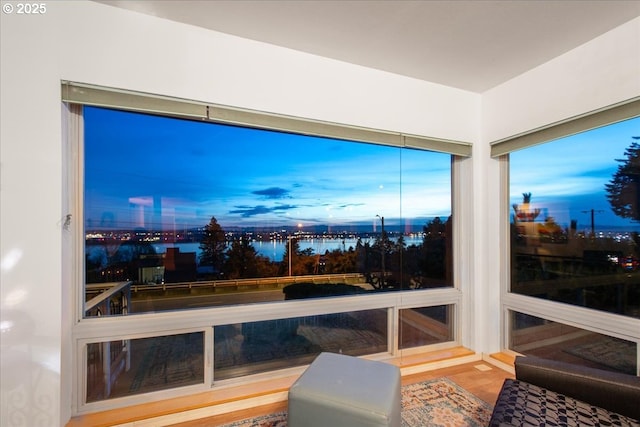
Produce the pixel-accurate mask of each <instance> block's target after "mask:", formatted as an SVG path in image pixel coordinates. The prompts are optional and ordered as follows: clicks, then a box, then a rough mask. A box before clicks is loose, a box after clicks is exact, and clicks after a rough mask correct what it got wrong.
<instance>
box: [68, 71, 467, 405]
mask: <svg viewBox="0 0 640 427" xmlns="http://www.w3.org/2000/svg"><path fill="white" fill-rule="evenodd" d="M62 89H63V102H64V105H67V106H68V107H69V111H68V113H67V114H66V117H65V120H66V124H65V125H66V128H67V129H68V132H67V134H68V135H67V136H68V138H70V139H72V140H71V141H70V142H67V144H66V146H67V151H68V152H67V158H68V164H69V165H70V170H69V185H70V186H71V187H72V188H71V189H70V191H69V194H70V200H69V201H68V203H69V205H70V206H71V207H72V216H73V217H74V218H79V219H82V218H84V215H83V206H84V205H83V189H84V183H83V170H84V164H83V159H84V154H83V133H84V132H83V119H82V109H81V107H80V105H93V106H101V107H110V108H117V107H118V106H120V104H124V105H123V106H122V108H124V109H125V110H127V111H144V112H147V113H153V114H159V115H167V116H171V117H183V118H185V117H187V118H191V119H193V118H194V117H197V118H198V119H201V120H206V121H209V120H210V121H213V122H222V123H233V124H240V125H243V126H253V127H260V128H269V129H275V130H284V131H292V130H293V131H295V132H296V133H302V134H311V135H316V136H328V137H334V138H340V139H348V140H352V141H360V142H362V141H364V142H373V143H377V144H382V145H390V146H397V147H407V148H419V149H428V150H431V151H440V152H448V153H450V154H453V157H452V159H453V160H452V165H451V174H452V180H451V187H452V188H451V193H452V214H453V221H454V222H453V228H454V233H453V234H454V241H453V251H454V253H453V257H454V267H453V268H454V272H453V274H454V284H453V287H451V288H438V289H426V290H414V291H411V292H409V293H407V292H389V293H380V294H376V295H364V296H347V297H335V298H330V299H323V298H319V299H314V300H299V301H287V302H286V303H283V302H277V303H261V304H255V305H252V307H251V310H246V307H238V306H227V307H214V308H204V309H198V310H184V311H169V312H161V313H141V314H136V315H134V316H114V317H101V318H86V317H85V316H84V282H85V280H84V263H83V260H84V255H83V254H84V235H83V227H84V225H83V221H82V220H78V221H72V222H71V224H70V228H69V230H70V231H71V233H72V236H73V244H72V245H71V246H72V248H71V253H70V254H66V255H67V257H66V258H67V259H69V260H70V263H71V264H72V268H71V271H72V274H73V278H72V280H73V281H74V286H73V293H74V297H73V300H74V301H75V302H76V304H75V307H74V310H73V311H74V326H73V329H72V342H73V349H72V350H71V351H70V354H71V355H72V358H73V363H72V366H73V367H74V371H73V376H74V378H73V381H72V383H73V384H74V388H75V390H74V396H75V398H74V399H73V404H74V407H73V408H72V413H73V415H80V414H84V413H89V412H95V411H104V410H109V409H115V408H119V407H123V406H128V405H134V404H139V403H145V402H149V401H150V400H159V399H167V398H174V397H178V396H184V395H189V394H192V393H197V392H202V391H207V390H211V389H212V388H214V387H224V386H225V385H226V384H232V383H233V384H235V383H242V382H250V381H252V380H254V379H255V378H273V377H278V376H281V375H285V374H286V375H290V374H292V373H296V372H302V370H303V369H304V367H299V368H291V369H287V370H283V371H276V372H268V373H264V374H256V375H253V376H249V377H243V378H240V379H233V380H225V381H220V382H215V378H214V372H213V366H214V363H213V355H212V353H213V327H214V326H216V325H225V324H234V323H243V322H253V321H266V320H274V319H282V318H290V317H302V316H313V315H320V314H331V313H339V312H351V311H359V310H367V309H378V308H383V309H384V308H386V309H388V337H389V340H388V341H389V342H388V351H387V352H384V353H380V354H377V355H369V356H367V357H368V358H374V359H388V358H390V357H398V356H402V355H403V354H405V352H406V354H411V353H415V352H416V351H424V350H425V348H429V349H436V348H446V347H453V346H456V345H460V343H461V337H462V330H463V328H465V327H466V326H465V325H468V322H470V318H469V315H468V314H467V315H463V313H465V312H468V311H469V310H465V309H464V307H465V306H469V305H470V302H469V301H468V297H467V298H465V296H464V294H463V292H462V290H461V289H462V286H461V283H465V282H468V281H469V280H470V275H471V272H470V271H469V270H468V269H466V270H463V269H462V268H461V265H462V264H463V263H462V262H460V261H459V260H460V258H461V257H462V256H465V255H466V256H468V255H469V254H470V253H471V246H472V242H471V241H470V239H468V238H467V239H465V240H463V239H462V238H461V236H462V235H463V233H462V232H461V230H469V229H470V228H471V227H472V215H471V209H470V207H471V205H472V199H471V194H470V192H468V191H467V192H465V196H464V197H463V192H462V191H461V188H462V186H464V185H466V186H467V187H468V188H470V185H471V184H470V182H471V181H470V180H471V179H472V178H471V177H472V174H471V162H470V160H469V159H465V157H466V156H469V155H470V154H471V145H470V144H469V143H466V142H459V141H447V140H441V139H436V138H429V137H424V136H416V135H406V134H402V133H396V132H387V131H378V130H373V129H363V128H356V127H351V126H345V125H340V124H333V123H324V122H317V121H313V120H307V119H298V118H292V117H284V116H278V115H274V114H267V113H261V112H255V111H247V110H241V109H237V108H229V107H222V106H211V105H206V104H204V103H199V102H193V101H184V100H176V99H173V98H165V97H158V96H151V95H148V94H139V93H132V92H129V91H119V90H113V89H105V88H99V87H95V86H90V85H80V84H75V83H74V84H71V83H69V82H63V84H62ZM71 92H73V93H72V94H70V93H71ZM145 103H146V104H145ZM202 114H204V115H205V117H200V115H202ZM465 207H467V209H464V208H465ZM465 211H466V213H465ZM467 235H468V234H467ZM465 264H466V263H465ZM440 305H450V306H453V310H454V313H453V319H452V321H453V322H454V339H453V341H451V342H447V343H440V344H436V345H432V346H426V347H425V348H417V349H414V348H412V349H408V350H402V351H400V350H399V349H398V330H399V327H398V321H399V314H398V311H399V310H401V309H405V308H417V307H429V306H440ZM200 331H201V332H203V333H204V337H205V347H204V348H205V350H204V351H205V353H204V355H203V356H204V357H203V359H204V364H205V366H204V373H205V374H204V383H203V384H199V385H193V386H187V387H179V388H172V389H168V390H162V391H157V392H151V393H145V394H137V395H131V396H125V397H121V398H112V399H105V400H101V401H96V402H90V403H87V402H86V381H87V372H86V348H87V344H89V343H97V342H106V341H116V340H128V339H137V338H148V337H154V336H164V335H172V334H178V333H189V332H200Z"/></svg>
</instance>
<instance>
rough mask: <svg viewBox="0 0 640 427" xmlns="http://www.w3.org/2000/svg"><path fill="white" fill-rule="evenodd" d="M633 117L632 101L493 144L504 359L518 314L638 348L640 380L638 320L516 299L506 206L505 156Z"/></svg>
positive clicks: (639, 111) (636, 101)
mask: <svg viewBox="0 0 640 427" xmlns="http://www.w3.org/2000/svg"><path fill="white" fill-rule="evenodd" d="M635 117H640V98H633V99H631V100H628V101H625V102H622V103H619V104H615V105H611V106H609V107H606V108H603V109H600V110H597V111H593V112H590V113H587V114H584V115H581V116H577V117H574V118H571V119H568V120H565V121H562V122H559V123H556V124H553V125H549V126H546V127H543V128H540V129H534V130H532V131H530V132H525V133H523V134H519V135H516V136H514V137H511V138H507V139H504V140H500V141H495V142H493V143H491V150H492V151H491V155H492V157H494V158H496V159H497V160H498V162H499V169H500V171H499V174H500V189H499V192H500V242H502V243H503V244H502V245H501V249H500V259H501V271H500V295H501V303H500V306H501V310H500V325H501V338H500V342H501V347H502V348H501V351H503V352H505V353H508V354H514V355H515V354H517V353H516V352H514V351H512V350H511V349H510V348H509V345H510V342H509V341H510V340H509V334H510V331H511V326H512V325H511V324H510V316H509V312H510V311H516V312H520V313H524V314H528V315H531V316H536V317H540V318H543V319H548V320H551V321H554V322H558V323H563V324H566V325H569V326H574V327H577V328H580V329H584V330H588V331H592V332H596V333H600V334H604V335H609V336H612V337H615V338H620V339H624V340H628V341H633V342H635V343H636V344H637V348H638V351H637V355H636V357H637V360H638V363H637V366H638V372H637V375H640V319H636V318H632V317H629V316H623V315H619V314H615V313H608V312H604V311H599V310H595V309H591V308H586V307H580V306H575V305H570V304H563V303H560V302H555V301H549V300H545V299H541V298H536V297H531V296H525V295H519V294H516V293H512V292H511V291H510V282H511V256H510V251H511V218H510V212H511V206H510V202H509V199H510V186H509V183H510V162H509V153H510V152H512V151H516V150H520V149H525V148H528V147H531V146H534V145H538V144H544V143H547V142H552V141H554V140H557V139H559V138H564V137H567V136H571V135H574V134H576V133H580V132H585V131H589V130H592V129H595V128H598V127H603V126H607V125H612V124H615V123H617V122H621V121H624V120H627V119H631V118H635Z"/></svg>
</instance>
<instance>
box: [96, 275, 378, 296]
mask: <svg viewBox="0 0 640 427" xmlns="http://www.w3.org/2000/svg"><path fill="white" fill-rule="evenodd" d="M295 283H313V284H332V283H345V284H364V283H366V280H365V276H364V275H363V274H361V273H344V274H321V275H308V276H283V277H261V278H256V279H231V280H210V281H203V282H180V283H163V284H160V285H157V284H146V283H145V284H135V285H132V286H131V290H132V291H133V292H140V291H145V290H158V289H162V290H163V291H166V290H169V289H193V288H213V289H217V288H233V287H235V288H247V287H283V286H286V285H292V284H295ZM87 286H89V285H87Z"/></svg>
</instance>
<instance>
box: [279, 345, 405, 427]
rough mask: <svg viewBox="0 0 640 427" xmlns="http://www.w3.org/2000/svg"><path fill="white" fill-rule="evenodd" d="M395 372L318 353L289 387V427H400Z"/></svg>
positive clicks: (375, 364)
mask: <svg viewBox="0 0 640 427" xmlns="http://www.w3.org/2000/svg"><path fill="white" fill-rule="evenodd" d="M400 399H401V396H400V369H399V368H398V367H397V366H393V365H389V364H387V363H383V362H375V361H371V360H365V359H359V358H357V357H353V356H345V355H341V354H334V353H321V354H320V355H319V356H318V357H317V358H316V359H315V360H314V361H313V363H312V364H311V365H309V367H308V368H307V370H306V371H305V372H304V373H303V374H302V376H300V378H298V380H297V381H296V382H295V383H294V384H293V385H292V386H291V388H290V389H289V403H288V406H289V408H288V419H287V425H288V426H289V427H302V426H304V427H321V426H322V427H360V426H362V427H365V426H366V427H374V426H392V427H400V419H401V418H400Z"/></svg>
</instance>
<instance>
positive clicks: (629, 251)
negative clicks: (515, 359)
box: [509, 118, 640, 318]
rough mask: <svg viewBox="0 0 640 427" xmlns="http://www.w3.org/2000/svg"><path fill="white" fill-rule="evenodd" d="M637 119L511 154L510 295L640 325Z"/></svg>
mask: <svg viewBox="0 0 640 427" xmlns="http://www.w3.org/2000/svg"><path fill="white" fill-rule="evenodd" d="M638 129H640V118H635V119H630V120H626V121H623V122H620V123H616V124H612V125H608V126H604V127H601V128H598V129H595V130H591V131H588V132H583V133H580V134H577V135H573V136H569V137H565V138H562V139H559V140H556V141H552V142H548V143H545V144H542V145H537V146H533V147H529V148H526V149H523V150H520V151H514V152H512V153H511V154H510V155H509V156H510V158H509V160H510V171H509V175H510V190H509V191H510V206H511V212H510V219H511V221H510V222H511V244H510V246H511V282H510V290H511V292H513V293H515V294H519V295H526V296H530V297H534V298H539V299H544V300H548V301H556V302H561V303H565V304H570V305H573V306H580V307H586V308H589V309H593V310H599V311H603V312H607V313H615V314H619V315H623V316H628V317H632V318H640V237H639V232H640V223H639V222H638V221H639V220H640V139H639V138H640V134H639V133H638Z"/></svg>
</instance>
